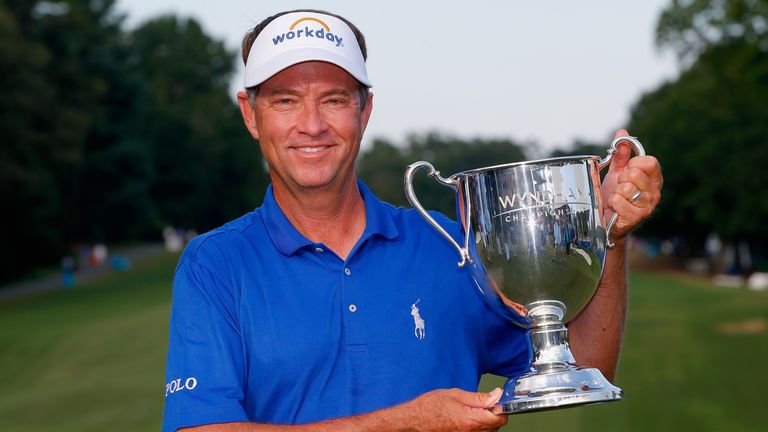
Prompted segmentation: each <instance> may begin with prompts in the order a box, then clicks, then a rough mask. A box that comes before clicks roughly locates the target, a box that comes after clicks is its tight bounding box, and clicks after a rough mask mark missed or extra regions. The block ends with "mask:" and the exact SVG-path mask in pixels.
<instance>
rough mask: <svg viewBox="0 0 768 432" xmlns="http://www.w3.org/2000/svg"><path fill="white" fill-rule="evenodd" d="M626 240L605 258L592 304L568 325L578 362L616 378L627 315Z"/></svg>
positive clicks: (606, 375)
mask: <svg viewBox="0 0 768 432" xmlns="http://www.w3.org/2000/svg"><path fill="white" fill-rule="evenodd" d="M625 243H626V239H621V240H619V241H616V247H615V248H614V249H611V250H609V252H608V254H607V256H606V259H605V268H604V270H603V278H602V279H601V281H600V285H599V286H598V288H597V292H596V293H595V296H594V297H593V298H592V301H590V303H589V305H588V306H587V307H586V308H585V309H584V310H583V311H582V312H581V313H580V314H579V315H578V316H576V317H575V318H574V319H573V320H572V321H571V322H570V324H569V325H568V332H569V336H570V344H571V351H572V352H573V355H574V356H575V357H576V361H577V363H578V364H580V365H582V366H589V367H596V368H599V369H600V371H602V372H603V375H605V377H606V378H608V379H609V380H611V381H613V379H614V376H615V375H616V366H617V364H618V360H619V353H620V351H621V341H622V337H623V335H624V325H625V322H626V316H627V259H626V248H625Z"/></svg>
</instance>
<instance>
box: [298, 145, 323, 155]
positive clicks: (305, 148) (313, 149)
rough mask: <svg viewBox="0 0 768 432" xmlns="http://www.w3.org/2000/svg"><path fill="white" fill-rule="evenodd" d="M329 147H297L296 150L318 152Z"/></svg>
mask: <svg viewBox="0 0 768 432" xmlns="http://www.w3.org/2000/svg"><path fill="white" fill-rule="evenodd" d="M327 148H328V147H325V146H323V147H297V148H296V150H298V151H300V152H302V153H317V152H319V151H322V150H325V149H327Z"/></svg>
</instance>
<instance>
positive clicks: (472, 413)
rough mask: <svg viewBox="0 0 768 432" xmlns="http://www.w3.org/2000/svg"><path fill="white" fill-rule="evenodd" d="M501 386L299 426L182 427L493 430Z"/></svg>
mask: <svg viewBox="0 0 768 432" xmlns="http://www.w3.org/2000/svg"><path fill="white" fill-rule="evenodd" d="M500 398H501V389H496V390H494V391H492V392H490V393H472V392H466V391H463V390H459V389H450V390H434V391H431V392H429V393H424V394H423V395H421V396H419V397H417V398H416V399H413V400H411V401H409V402H406V403H403V404H401V405H397V406H394V407H392V408H386V409H383V410H379V411H374V412H371V413H368V414H361V415H357V416H352V417H344V418H338V419H333V420H326V421H321V422H317V423H308V424H302V425H271V424H256V423H220V424H211V425H205V426H199V427H195V428H189V429H183V430H184V431H190V432H191V431H196V432H255V431H259V432H294V431H295V432H339V431H350V432H352V431H354V432H369V431H370V432H401V431H402V432H405V431H408V432H452V431H462V432H464V431H495V430H497V429H498V428H500V427H502V426H504V425H505V424H506V423H507V416H506V415H503V414H502V415H497V414H493V413H491V411H490V409H491V408H493V406H494V405H496V403H497V402H498V401H499V399H500Z"/></svg>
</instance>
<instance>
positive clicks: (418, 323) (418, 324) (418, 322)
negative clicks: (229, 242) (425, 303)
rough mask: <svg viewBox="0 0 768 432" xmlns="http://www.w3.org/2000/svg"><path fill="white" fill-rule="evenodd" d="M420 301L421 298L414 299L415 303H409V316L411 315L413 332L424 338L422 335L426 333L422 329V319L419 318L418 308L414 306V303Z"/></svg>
mask: <svg viewBox="0 0 768 432" xmlns="http://www.w3.org/2000/svg"><path fill="white" fill-rule="evenodd" d="M420 301H421V299H418V300H416V303H414V304H412V305H411V316H413V325H414V329H413V334H414V336H416V337H417V338H419V339H424V336H425V335H426V333H425V331H424V319H422V318H421V315H419V308H417V307H416V305H417V304H418V303H419V302H420Z"/></svg>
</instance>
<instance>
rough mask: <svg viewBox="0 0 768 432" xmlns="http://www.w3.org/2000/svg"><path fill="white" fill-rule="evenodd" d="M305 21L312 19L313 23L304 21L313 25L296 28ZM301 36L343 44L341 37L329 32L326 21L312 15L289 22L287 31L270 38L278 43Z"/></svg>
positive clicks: (338, 44)
mask: <svg viewBox="0 0 768 432" xmlns="http://www.w3.org/2000/svg"><path fill="white" fill-rule="evenodd" d="M305 21H313V22H314V25H313V24H312V23H306V24H309V25H312V26H313V27H312V28H310V26H309V25H306V24H305V25H304V26H303V27H304V28H298V29H297V27H301V26H300V24H301V23H304V22H305ZM317 24H319V25H320V27H316V25H317ZM301 38H315V39H325V40H327V41H329V42H331V43H333V44H335V45H336V46H337V47H339V46H344V44H342V38H341V37H339V36H337V35H335V34H333V33H331V29H330V27H328V25H327V24H326V23H324V22H323V21H322V20H320V19H317V18H314V17H304V18H300V19H298V20H296V21H295V22H294V23H293V24H291V27H290V28H289V29H288V31H287V32H285V33H280V34H277V35H275V36H274V37H273V38H272V43H274V44H275V45H280V44H281V43H283V42H285V41H286V40H291V39H301Z"/></svg>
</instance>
